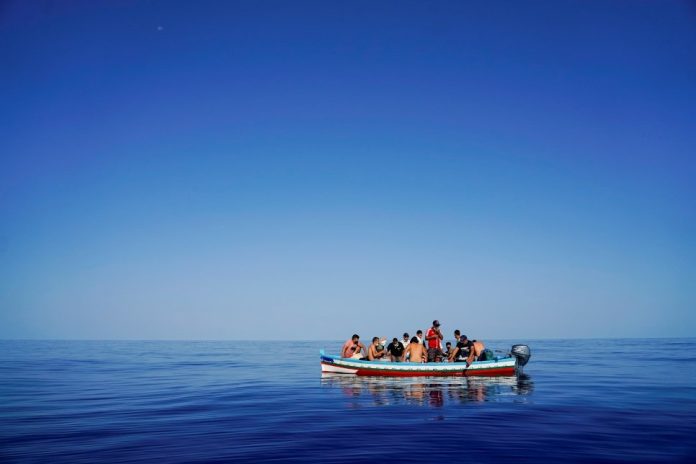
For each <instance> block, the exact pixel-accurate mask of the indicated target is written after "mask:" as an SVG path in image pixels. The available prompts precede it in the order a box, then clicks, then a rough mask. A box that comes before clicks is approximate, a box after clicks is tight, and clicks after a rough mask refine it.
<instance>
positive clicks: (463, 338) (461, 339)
mask: <svg viewBox="0 0 696 464" xmlns="http://www.w3.org/2000/svg"><path fill="white" fill-rule="evenodd" d="M466 340H467V338H466V335H462V336H461V337H459V341H460V342H465V341H466Z"/></svg>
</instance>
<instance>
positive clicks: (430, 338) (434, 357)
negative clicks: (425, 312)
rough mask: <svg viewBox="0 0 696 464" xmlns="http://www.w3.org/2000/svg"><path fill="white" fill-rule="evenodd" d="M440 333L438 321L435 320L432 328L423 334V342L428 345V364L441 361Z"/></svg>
mask: <svg viewBox="0 0 696 464" xmlns="http://www.w3.org/2000/svg"><path fill="white" fill-rule="evenodd" d="M442 338H443V336H442V332H440V321H438V320H437V319H435V320H434V321H433V326H432V327H431V328H429V329H428V332H427V333H426V334H425V340H426V341H427V343H428V362H436V361H440V360H442V349H441V348H440V347H441V345H440V343H441V340H442Z"/></svg>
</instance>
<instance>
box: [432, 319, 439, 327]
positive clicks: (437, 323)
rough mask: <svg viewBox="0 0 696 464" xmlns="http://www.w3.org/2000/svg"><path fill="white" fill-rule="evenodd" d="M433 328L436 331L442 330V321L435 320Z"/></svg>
mask: <svg viewBox="0 0 696 464" xmlns="http://www.w3.org/2000/svg"><path fill="white" fill-rule="evenodd" d="M433 327H435V328H436V329H439V328H440V321H438V320H437V319H435V320H434V321H433Z"/></svg>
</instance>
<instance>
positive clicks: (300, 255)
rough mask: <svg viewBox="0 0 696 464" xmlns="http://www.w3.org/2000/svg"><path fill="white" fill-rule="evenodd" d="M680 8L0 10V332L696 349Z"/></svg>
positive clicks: (694, 178) (12, 335) (694, 209)
mask: <svg viewBox="0 0 696 464" xmlns="http://www.w3.org/2000/svg"><path fill="white" fill-rule="evenodd" d="M695 155H696V5H694V3H693V2H691V3H689V2H681V1H660V2H651V1H596V2H588V1H557V0H554V1H533V2H468V1H456V2H446V1H397V2H388V1H380V2H373V1H351V2H326V1H317V2H304V1H295V2H286V1H275V2H274V1H219V2H213V1H198V2H181V1H149V2H143V1H140V2H135V1H133V2H128V1H118V2H116V1H113V2H92V1H71V2H59V1H55V2H51V1H38V2H23V1H5V2H2V3H0V338H6V339H17V338H39V339H43V338H49V339H225V340H227V339H261V340H274V339H282V340H299V339H302V340H338V339H345V338H348V337H349V336H350V335H351V334H353V333H354V332H357V333H359V334H361V336H362V337H363V338H369V337H372V336H373V335H379V336H388V337H392V336H397V335H400V334H401V333H403V332H404V331H408V332H409V333H411V334H413V333H414V332H415V331H416V330H417V329H423V330H425V329H427V328H428V327H429V326H430V323H431V322H432V320H433V319H435V318H437V319H439V320H440V321H441V322H442V328H443V329H444V331H445V333H446V334H450V333H451V331H452V330H454V329H455V328H458V329H460V330H462V331H463V332H464V333H466V334H468V335H469V336H470V338H478V339H483V340H486V339H495V338H498V339H500V338H510V339H516V340H521V341H523V340H528V339H534V338H576V337H578V338H592V337H684V336H694V335H696V158H695Z"/></svg>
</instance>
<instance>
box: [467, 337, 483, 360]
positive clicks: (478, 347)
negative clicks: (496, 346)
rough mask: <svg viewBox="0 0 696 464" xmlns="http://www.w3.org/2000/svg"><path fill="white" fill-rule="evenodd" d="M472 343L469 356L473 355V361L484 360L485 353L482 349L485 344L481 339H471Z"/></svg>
mask: <svg viewBox="0 0 696 464" xmlns="http://www.w3.org/2000/svg"><path fill="white" fill-rule="evenodd" d="M472 343H473V345H474V349H473V350H471V351H472V352H471V354H470V356H473V360H474V361H485V360H486V358H485V355H484V351H485V349H486V346H485V345H484V344H483V342H482V341H479V340H472Z"/></svg>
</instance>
